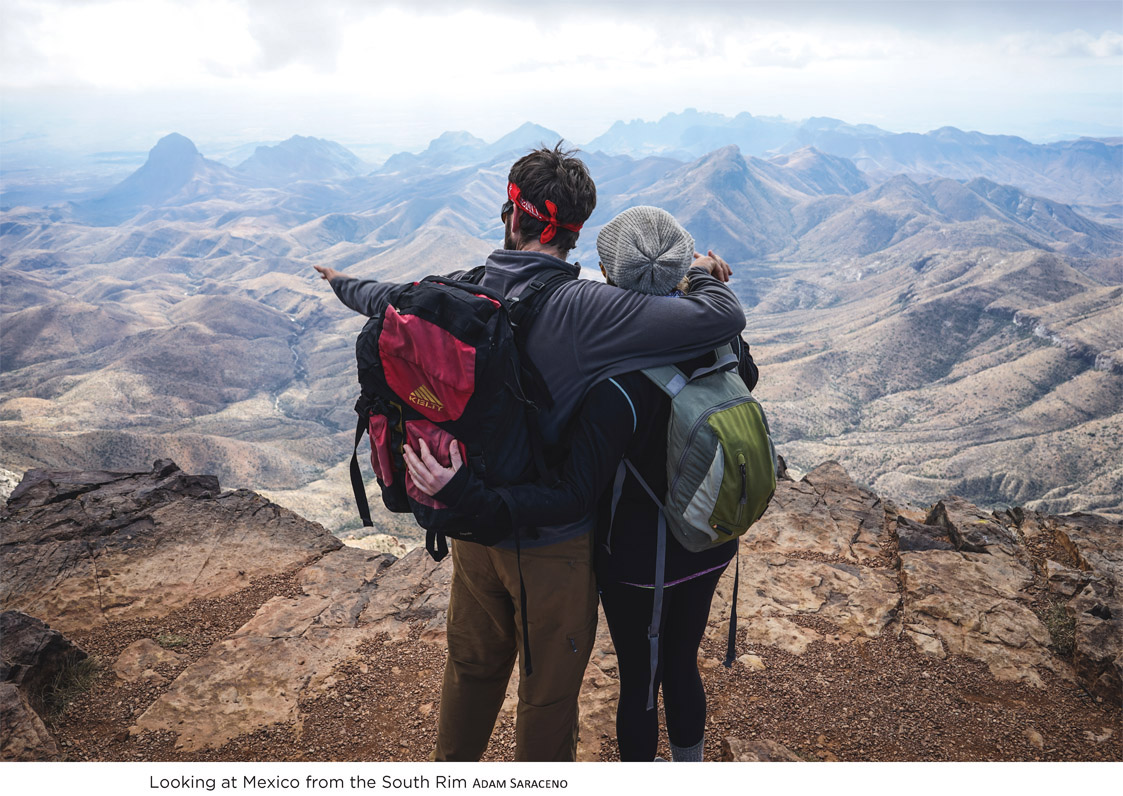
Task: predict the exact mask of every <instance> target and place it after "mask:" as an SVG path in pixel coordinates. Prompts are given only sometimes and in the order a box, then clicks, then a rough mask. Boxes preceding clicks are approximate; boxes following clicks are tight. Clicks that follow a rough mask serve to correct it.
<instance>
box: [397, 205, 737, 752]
mask: <svg viewBox="0 0 1123 796" xmlns="http://www.w3.org/2000/svg"><path fill="white" fill-rule="evenodd" d="M597 251H598V253H599V254H600V257H601V270H602V272H603V273H604V275H605V278H606V279H607V280H608V281H609V283H610V284H615V285H617V286H619V287H622V288H625V289H628V290H636V291H639V292H643V293H649V294H654V295H665V296H668V297H673V296H676V295H681V289H682V288H683V287H684V286H685V285H684V284H683V280H684V279H685V278H686V275H687V271H688V269H689V267H690V265H691V263H692V260H693V259H694V258H698V257H700V255H697V254H695V253H694V240H693V238H691V236H690V234H689V233H687V232H686V230H685V229H683V228H682V226H681V225H679V224H678V222H677V221H675V219H674V218H673V217H672V216H671V215H670V214H669V213H667V212H666V211H663V210H660V209H658V208H654V207H634V208H631V209H629V210H626V211H624V212H623V213H621V214H620V215H618V216H617V217H616V218H614V219H613V220H612V221H610V222H609V223H608V224H607V225H606V226H605V227H604V228H603V229H602V230H601V232H600V235H599V236H598V237H597ZM707 256H710V257H714V255H713V253H712V252H710V253H709V254H708V255H707ZM668 300H671V299H670V298H669V299H668ZM733 345H734V348H735V349H736V351H737V353H738V355H739V371H740V373H741V377H742V378H743V379H744V380H745V383H746V384H747V385H748V387H749V389H750V390H751V389H752V388H753V387H754V386H755V384H756V377H757V370H756V366H755V365H754V364H753V362H752V357H751V356H749V353H748V348H747V346H745V345H744V344H743V343H742V342H741V340H740V338H737V339H736V340H735V341H733ZM707 357H709V359H710V360H712V359H713V355H712V354H710V355H707ZM707 357H699V358H697V359H696V360H692V361H690V362H688V363H680V367H681V368H682V369H683V370H684V371H685V372H688V373H689V372H691V371H693V370H694V369H695V368H697V367H701V366H702V365H705V364H708V362H707V361H706V359H707ZM669 417H670V399H669V398H668V397H667V396H666V395H665V394H664V393H663V392H662V391H661V390H660V389H659V388H658V387H657V386H656V385H655V384H654V383H653V382H652V381H651V380H650V379H648V378H647V377H646V376H645V375H644V374H643V373H641V372H635V373H626V374H623V375H620V376H616V377H614V378H610V379H606V380H605V381H603V382H601V383H599V384H597V385H595V386H594V387H593V388H592V389H591V390H590V391H589V393H588V395H587V396H586V398H585V400H584V402H583V404H582V407H581V410H580V412H579V413H578V416H577V417H576V419H575V421H574V424H573V426H572V428H571V433H570V437H569V443H570V453H569V458H568V459H567V460H566V462H565V465H564V468H563V472H562V475H561V478H560V480H559V482H557V483H556V484H553V485H546V484H541V483H538V484H523V485H517V486H512V487H507V488H505V489H502V490H489V489H486V488H484V487H483V485H482V483H481V482H480V481H478V480H477V479H475V477H474V476H473V475H472V473H471V472H470V471H469V470H468V468H462V467H461V466H460V464H461V461H460V452H459V448H458V446H456V445H455V444H454V445H453V446H451V447H450V451H449V454H450V457H451V460H452V465H451V467H447V468H446V467H443V466H442V465H440V464H439V463H438V462H437V461H436V460H435V459H434V458H433V457H432V456H431V453H430V451H429V450H428V449H427V448H426V447H424V443H422V448H421V450H420V451H413V450H412V449H409V448H407V449H406V451H405V458H406V464H407V467H408V468H409V471H410V476H411V478H412V479H413V480H414V482H415V483H416V484H417V485H418V487H419V488H420V489H421V490H422V491H425V492H427V493H428V494H430V495H433V496H434V497H436V499H437V500H440V501H441V502H442V503H446V504H448V505H451V506H454V507H456V508H457V509H460V510H463V511H467V512H470V513H475V514H485V515H491V516H495V517H496V518H497V522H500V523H501V524H509V525H511V527H516V526H518V527H521V526H534V525H539V524H547V523H550V522H565V521H570V520H575V519H578V518H579V517H580V516H582V515H583V514H584V513H586V512H587V511H588V509H589V507H590V506H591V504H592V503H593V501H594V500H597V498H598V497H599V502H598V506H597V526H596V528H597V529H596V539H595V547H594V549H595V554H594V562H595V566H596V573H597V586H598V590H599V591H600V594H601V604H602V605H603V607H604V612H605V617H606V618H607V619H608V625H609V631H610V633H611V635H612V643H613V646H614V647H615V649H616V654H617V661H618V668H619V674H620V701H619V704H618V706H617V713H616V729H617V740H618V743H619V746H620V757H621V759H622V760H648V761H650V760H652V759H654V758H655V752H656V747H657V744H658V734H659V725H658V712H657V710H656V709H655V708H654V707H653V708H652V709H650V710H649V709H648V707H647V706H648V704H649V700H648V697H649V694H650V693H652V692H651V691H650V689H651V688H654V689H659V688H660V686H661V687H662V693H663V704H664V709H665V711H666V715H667V734H668V736H669V739H670V745H671V756H672V759H673V760H676V761H700V760H701V759H702V748H703V743H704V730H705V716H706V696H705V691H704V690H703V688H702V681H701V677H700V675H699V673H698V647H699V644H700V643H701V639H702V634H703V632H704V631H705V628H706V621H707V618H708V616H709V610H710V603H711V601H712V599H713V594H714V590H715V588H716V586H717V582H718V580H719V578H720V577H721V574H722V572H723V571H724V570H725V567H726V566H727V565H728V563H729V562H730V561H731V560H732V559H733V557H734V556H735V555H736V553H737V543H736V541H732V542H728V543H726V544H724V545H721V546H719V547H716V548H712V549H710V550H707V551H705V552H702V553H691V552H689V551H687V550H686V549H685V548H683V547H682V546H681V545H679V543H678V542H677V541H676V540H675V539H674V537H673V536H668V538H667V550H666V565H665V566H666V571H665V584H666V586H665V589H664V592H663V606H662V611H661V621H660V642H659V649H658V665H657V667H656V671H655V677H654V679H652V677H651V671H650V666H651V664H650V654H649V643H648V626H649V624H650V621H651V617H652V606H653V601H654V596H655V592H654V583H655V577H654V573H655V566H656V565H655V549H656V533H655V529H656V527H657V519H658V511H659V507H658V506H657V505H656V504H655V502H654V501H653V500H652V499H651V497H649V495H648V494H647V492H646V490H645V489H644V487H643V486H642V485H641V484H640V483H639V481H638V480H637V479H636V478H635V476H634V475H633V473H632V472H630V471H628V470H626V469H625V468H624V466H623V464H621V460H622V459H624V458H626V459H627V460H628V461H629V462H631V463H632V465H633V466H634V467H635V468H636V470H637V471H638V472H639V474H640V476H641V477H642V478H643V480H644V481H646V483H647V484H648V485H649V486H650V488H651V490H652V492H654V494H656V495H663V494H665V493H666V489H667V475H666V473H667V462H666V458H667V424H668V422H669ZM609 487H611V488H609ZM653 683H654V685H652V684H653Z"/></svg>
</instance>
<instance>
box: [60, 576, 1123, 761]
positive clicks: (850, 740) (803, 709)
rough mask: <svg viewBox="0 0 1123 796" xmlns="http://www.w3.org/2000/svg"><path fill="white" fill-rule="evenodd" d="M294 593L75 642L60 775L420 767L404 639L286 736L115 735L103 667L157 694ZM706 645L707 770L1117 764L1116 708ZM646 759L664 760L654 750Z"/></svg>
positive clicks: (429, 686) (145, 696)
mask: <svg viewBox="0 0 1123 796" xmlns="http://www.w3.org/2000/svg"><path fill="white" fill-rule="evenodd" d="M297 593H299V589H298V587H297V586H296V584H295V582H294V581H293V579H292V578H291V576H282V577H276V578H268V579H263V580H261V581H255V583H254V584H253V585H252V586H251V587H250V588H248V589H246V590H244V591H242V592H239V593H237V594H235V595H232V596H230V597H227V598H224V599H221V600H213V601H206V602H203V603H199V602H197V603H194V604H192V605H191V606H188V607H187V608H185V609H183V610H181V611H178V612H176V613H175V614H172V615H171V616H168V617H166V618H164V619H161V620H151V621H142V622H128V623H119V624H111V625H108V626H105V627H101V628H97V629H94V630H91V631H89V632H88V633H85V634H82V635H81V636H79V637H76V638H75V641H77V642H78V643H80V644H81V645H82V646H83V647H84V648H85V649H86V650H87V651H89V652H90V653H91V654H92V655H94V656H95V657H96V658H98V659H99V660H100V661H102V662H103V663H104V664H106V665H105V666H104V667H103V669H102V671H101V674H100V676H98V677H97V678H96V680H95V681H94V684H93V685H92V686H91V687H90V688H89V690H87V691H86V692H84V693H81V694H78V695H76V696H74V697H73V698H72V699H71V701H70V702H69V704H68V705H67V706H66V707H65V709H63V710H62V711H61V712H60V713H59V714H57V715H56V716H54V717H53V718H52V720H51V728H52V730H53V731H54V733H55V736H56V738H57V739H58V741H59V743H60V746H61V748H62V749H63V752H64V754H65V755H66V756H67V758H69V759H72V760H159V761H178V760H230V761H269V760H314V761H321V760H348V761H362V760H425V759H426V758H427V757H428V754H429V752H430V750H431V748H432V744H433V740H434V737H435V733H436V718H437V710H438V704H439V702H438V697H439V693H440V679H441V672H442V668H443V665H444V658H443V654H442V653H441V651H440V650H439V649H438V648H437V647H434V646H432V645H429V644H421V643H416V642H415V640H414V639H415V638H416V635H417V634H418V633H419V632H420V626H418V627H417V628H415V629H414V636H413V637H412V638H411V639H410V640H407V641H404V642H398V643H387V644H383V643H382V640H381V639H376V640H375V641H373V642H371V643H369V644H367V645H366V646H365V647H363V648H360V650H359V655H358V656H357V657H355V658H354V659H352V660H349V661H347V662H345V663H344V664H342V665H341V666H340V667H339V668H338V669H337V674H338V685H337V686H336V687H335V689H334V690H333V691H331V692H330V693H328V694H325V695H322V696H318V697H316V698H314V699H310V700H307V701H304V702H302V703H301V706H300V707H301V711H302V714H303V715H304V718H303V732H302V733H301V734H299V735H298V732H297V729H296V728H295V727H292V726H274V727H269V728H265V729H263V730H260V731H257V732H254V733H252V734H249V735H245V736H242V737H240V738H237V739H235V740H234V741H232V742H230V743H228V744H227V745H225V746H223V747H222V748H220V749H216V750H210V751H206V752H203V753H192V754H190V755H184V754H182V753H179V752H177V751H176V750H175V748H174V741H175V737H174V735H173V734H171V733H145V734H143V735H141V736H138V737H132V736H130V735H129V732H128V728H129V727H130V726H131V725H132V723H133V722H134V721H135V719H136V717H137V716H139V715H140V714H141V713H142V712H143V711H144V710H145V709H146V708H147V707H148V706H149V705H150V704H151V703H152V702H153V700H155V699H156V698H157V697H158V696H159V694H160V693H161V692H162V691H163V690H164V689H165V688H166V685H150V684H144V683H136V684H129V685H122V686H118V685H117V684H116V682H115V681H116V677H115V675H114V674H113V672H112V669H111V668H109V666H108V664H109V663H112V661H113V660H114V659H115V657H116V656H117V655H118V654H119V653H120V652H121V650H123V649H124V648H125V647H126V646H128V645H129V644H130V643H132V642H134V641H136V640H138V639H142V638H155V639H158V640H161V642H162V643H163V644H165V646H168V647H169V648H170V649H173V650H174V651H175V652H177V653H179V654H181V655H183V656H184V657H183V660H182V661H181V663H180V664H177V665H176V666H174V667H169V668H168V669H166V670H164V671H161V672H160V673H161V674H163V675H164V676H165V677H167V678H169V680H170V679H171V678H174V676H175V675H177V674H178V673H179V671H181V670H182V669H183V668H185V667H186V666H187V665H188V664H189V663H191V662H192V661H194V660H197V659H198V658H199V657H201V656H202V655H203V654H204V653H205V652H206V650H207V649H208V647H209V646H210V645H211V644H213V643H214V642H216V641H218V640H220V639H222V638H225V637H226V636H227V635H229V634H230V633H232V632H233V631H234V630H235V629H237V628H238V627H240V626H241V625H242V624H244V623H245V622H246V621H247V620H248V619H249V618H250V617H251V616H252V615H253V614H254V612H256V610H257V609H258V608H259V607H260V606H261V604H262V603H264V602H265V600H267V599H269V598H270V597H272V596H274V595H277V594H285V595H296V594H297ZM806 624H808V625H809V626H814V627H815V629H817V630H820V631H826V632H831V631H833V630H834V629H833V628H830V627H829V626H826V625H825V623H823V622H816V621H813V620H812V621H808V622H807V623H806ZM722 646H723V645H722V643H721V642H718V641H714V642H711V641H706V642H704V643H703V646H702V651H701V658H702V661H703V666H702V672H703V680H704V682H705V685H706V691H707V694H708V699H709V718H708V722H707V740H706V756H707V758H708V759H717V758H718V757H719V755H720V746H721V739H722V738H723V737H726V736H734V737H737V738H741V739H745V740H752V739H769V740H773V741H776V742H778V743H781V744H783V745H785V746H787V747H788V748H790V749H791V750H792V751H794V752H795V753H796V754H797V755H799V756H800V757H802V758H804V759H805V760H959V761H975V760H979V761H982V760H1120V759H1123V744H1121V741H1123V731H1121V722H1120V718H1121V716H1120V713H1121V711H1120V709H1119V707H1118V706H1114V705H1108V704H1104V703H1102V702H1100V701H1097V700H1096V699H1094V698H1092V697H1090V696H1089V695H1088V694H1087V693H1086V692H1084V691H1083V689H1081V688H1080V687H1079V686H1077V685H1075V684H1072V683H1069V682H1066V681H1064V680H1062V679H1060V678H1057V677H1054V676H1052V675H1049V674H1048V673H1045V674H1044V676H1043V677H1044V682H1045V687H1044V688H1034V687H1031V686H1027V685H1019V684H1011V683H1002V682H998V681H996V680H994V678H993V677H992V676H991V675H990V673H989V672H988V671H987V669H986V667H985V666H983V665H982V664H979V663H976V662H974V661H970V660H967V659H963V658H955V657H952V658H949V659H947V660H943V661H940V660H937V659H934V658H929V657H926V656H924V655H921V654H919V653H918V652H916V650H915V649H914V648H913V646H912V645H911V643H909V642H908V641H907V640H905V639H903V638H898V637H897V636H896V634H895V633H893V632H890V633H887V634H886V635H885V636H883V637H882V638H880V639H874V640H861V639H860V640H859V641H856V642H853V643H850V644H845V645H835V644H831V643H829V642H820V643H817V644H814V645H812V646H811V647H810V648H809V649H808V651H807V652H806V653H805V654H803V655H800V656H794V655H791V654H788V653H785V652H783V651H781V650H778V649H775V648H771V647H754V648H752V649H749V648H747V647H746V646H745V645H744V644H743V643H742V644H741V645H740V649H739V650H738V653H739V654H740V653H744V652H752V653H753V654H756V655H758V656H760V658H761V659H762V660H763V661H764V663H765V666H766V668H765V669H764V670H763V671H759V670H750V669H747V668H746V667H744V666H743V665H741V664H740V663H737V664H735V665H734V667H733V668H732V669H725V668H724V667H722V666H720V665H717V661H718V660H720V659H721V658H722V657H723V652H724V650H723V649H722ZM606 733H607V734H609V735H611V728H606ZM604 749H605V752H604V756H605V759H614V757H615V745H614V743H613V742H612V741H611V740H610V741H609V742H608V743H606V745H605V747H604ZM513 753H514V726H513V722H512V721H511V720H509V719H505V720H501V721H500V723H499V726H498V727H497V728H496V731H495V734H494V736H493V738H492V743H491V745H490V747H489V749H488V753H487V756H486V758H485V759H488V760H509V759H511V758H512V756H513ZM662 754H663V755H664V756H669V750H668V749H667V748H666V744H665V739H664V743H663V748H662Z"/></svg>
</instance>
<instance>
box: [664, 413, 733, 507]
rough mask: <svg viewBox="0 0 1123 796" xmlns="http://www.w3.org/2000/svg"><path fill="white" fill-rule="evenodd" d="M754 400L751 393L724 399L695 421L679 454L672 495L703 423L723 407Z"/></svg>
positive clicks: (671, 487)
mask: <svg viewBox="0 0 1123 796" xmlns="http://www.w3.org/2000/svg"><path fill="white" fill-rule="evenodd" d="M752 402H753V397H752V396H751V395H749V396H744V395H738V396H737V397H736V398H730V399H729V400H728V401H723V402H722V403H720V404H718V405H717V406H712V407H710V410H709V411H708V412H706V413H705V414H703V415H702V416H701V417H699V418H698V419H697V420H696V421H695V422H694V425H693V426H691V427H690V434H689V435H687V437H686V444H685V445H683V446H682V453H681V454H680V455H679V459H678V465H677V466H676V467H675V479H674V480H673V481H671V486H670V489H669V490H668V493H669V494H670V495H672V496H673V495H674V494H675V487H677V486H678V481H679V479H680V478H681V477H682V465H683V463H684V462H685V461H686V455H687V454H688V453H689V452H690V446H691V445H693V444H694V437H696V436H697V435H698V431H699V429H701V427H702V424H703V423H705V422H706V421H707V420H709V419H710V417H711V416H712V415H714V414H716V413H718V412H720V411H721V410H723V409H728V408H729V407H731V406H736V405H737V404H743V403H752Z"/></svg>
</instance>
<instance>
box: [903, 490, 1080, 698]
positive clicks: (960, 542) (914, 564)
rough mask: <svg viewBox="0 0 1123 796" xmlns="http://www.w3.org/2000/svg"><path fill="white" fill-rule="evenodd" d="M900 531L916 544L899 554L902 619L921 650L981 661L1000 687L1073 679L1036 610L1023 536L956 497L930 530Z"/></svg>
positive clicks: (934, 515)
mask: <svg viewBox="0 0 1123 796" xmlns="http://www.w3.org/2000/svg"><path fill="white" fill-rule="evenodd" d="M898 526H899V530H898V534H899V536H900V537H901V538H905V539H909V540H910V544H909V545H908V547H909V548H910V549H901V550H900V552H899V555H900V561H901V583H902V585H903V588H904V613H903V616H902V619H903V622H904V631H905V634H906V635H907V636H908V638H909V639H911V640H912V641H913V643H914V644H915V645H916V646H917V648H918V649H920V650H921V651H922V652H925V653H927V654H929V655H933V656H936V657H940V658H942V657H944V656H946V655H948V654H952V655H964V656H967V657H969V658H974V659H975V660H978V661H982V662H983V663H985V664H986V665H987V668H988V669H989V670H990V672H991V674H993V675H994V676H995V677H997V678H998V679H1000V680H1011V681H1021V682H1026V683H1029V684H1032V685H1036V686H1040V685H1041V684H1042V683H1041V671H1042V670H1049V671H1053V672H1057V673H1059V674H1062V675H1065V674H1067V673H1068V672H1067V669H1066V667H1065V666H1064V665H1063V663H1061V662H1060V661H1058V660H1057V658H1056V657H1055V656H1054V655H1053V654H1052V652H1051V651H1050V649H1049V645H1050V644H1051V643H1052V637H1051V636H1050V634H1049V630H1048V628H1046V627H1045V625H1044V624H1043V623H1042V622H1041V620H1040V618H1039V617H1038V616H1037V614H1036V613H1034V611H1033V609H1032V607H1031V604H1032V602H1033V595H1032V593H1031V590H1032V587H1033V585H1034V572H1033V568H1032V562H1031V560H1030V556H1029V554H1028V553H1027V551H1026V550H1025V549H1024V548H1023V546H1022V545H1021V543H1020V541H1019V539H1018V535H1017V533H1016V531H1014V530H1013V529H1011V528H1009V527H1007V526H1006V525H1005V524H1003V523H1002V522H1001V521H999V519H998V518H997V517H996V516H995V515H993V514H990V513H987V512H985V511H984V510H982V509H980V508H978V507H977V506H974V505H972V504H971V503H968V502H967V501H965V500H963V499H961V498H958V497H954V496H953V497H949V498H947V499H946V500H942V501H940V502H938V503H937V504H936V505H935V506H933V507H932V509H931V510H930V511H929V512H928V516H927V517H926V518H925V521H924V523H923V524H918V523H914V522H911V521H909V520H907V519H904V518H901V519H899V520H898ZM941 531H942V532H943V534H944V535H943V536H942V537H941V536H940V535H939V534H940V532H941ZM915 540H927V542H932V544H928V543H914V541H915Z"/></svg>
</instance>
